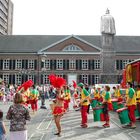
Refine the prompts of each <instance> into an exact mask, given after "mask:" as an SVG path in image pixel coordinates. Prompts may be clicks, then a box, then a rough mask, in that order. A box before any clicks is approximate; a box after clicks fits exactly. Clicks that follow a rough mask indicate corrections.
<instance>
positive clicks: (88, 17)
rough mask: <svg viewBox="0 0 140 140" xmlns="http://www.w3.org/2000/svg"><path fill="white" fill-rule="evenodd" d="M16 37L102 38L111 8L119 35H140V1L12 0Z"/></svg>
mask: <svg viewBox="0 0 140 140" xmlns="http://www.w3.org/2000/svg"><path fill="white" fill-rule="evenodd" d="M12 1H13V3H14V23H13V34H20V35H21V34H24V35H26V34H27V35H33V34H38V35H41V34H43V35H55V34H56V35H71V34H74V35H99V34H100V18H101V16H102V15H104V14H105V11H106V9H107V8H109V9H110V13H111V15H112V16H113V17H114V18H115V23H116V34H117V35H140V0H12Z"/></svg>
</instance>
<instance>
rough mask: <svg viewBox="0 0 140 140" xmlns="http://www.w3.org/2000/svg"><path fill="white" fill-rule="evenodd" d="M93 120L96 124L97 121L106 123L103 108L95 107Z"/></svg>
mask: <svg viewBox="0 0 140 140" xmlns="http://www.w3.org/2000/svg"><path fill="white" fill-rule="evenodd" d="M93 118H94V122H96V121H104V120H105V119H104V114H103V107H95V108H93Z"/></svg>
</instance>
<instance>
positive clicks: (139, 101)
mask: <svg viewBox="0 0 140 140" xmlns="http://www.w3.org/2000/svg"><path fill="white" fill-rule="evenodd" d="M136 93H137V108H138V111H139V113H140V85H138V86H137V92H136Z"/></svg>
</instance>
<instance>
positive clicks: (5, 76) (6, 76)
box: [3, 73, 9, 84]
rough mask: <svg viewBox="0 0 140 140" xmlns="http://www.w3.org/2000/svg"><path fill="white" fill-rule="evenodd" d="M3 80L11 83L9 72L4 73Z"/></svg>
mask: <svg viewBox="0 0 140 140" xmlns="http://www.w3.org/2000/svg"><path fill="white" fill-rule="evenodd" d="M3 80H4V81H5V82H6V83H7V84H9V74H8V73H4V74H3Z"/></svg>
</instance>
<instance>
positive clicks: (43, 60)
mask: <svg viewBox="0 0 140 140" xmlns="http://www.w3.org/2000/svg"><path fill="white" fill-rule="evenodd" d="M46 58H47V55H45V54H43V55H42V57H41V61H42V62H43V69H42V70H43V92H42V94H41V107H40V108H41V109H47V107H46V106H45V89H44V88H45V82H44V73H45V72H46V69H45V60H46Z"/></svg>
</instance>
